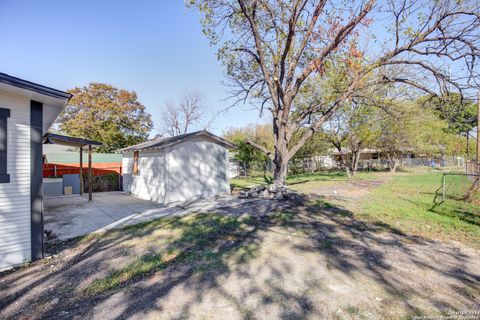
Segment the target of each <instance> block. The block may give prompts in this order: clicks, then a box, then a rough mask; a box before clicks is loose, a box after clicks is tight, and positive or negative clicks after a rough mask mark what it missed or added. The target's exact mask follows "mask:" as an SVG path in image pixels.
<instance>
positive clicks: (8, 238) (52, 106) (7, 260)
mask: <svg viewBox="0 0 480 320" xmlns="http://www.w3.org/2000/svg"><path fill="white" fill-rule="evenodd" d="M70 97H71V95H70V94H69V93H66V92H63V91H59V90H55V89H52V88H48V87H45V86H42V85H39V84H36V83H33V82H29V81H25V80H22V79H18V78H15V77H12V76H9V75H6V74H3V73H0V270H2V269H6V268H8V267H12V266H15V265H19V264H21V263H23V262H26V261H30V260H37V259H40V258H43V256H44V251H43V198H42V136H43V135H44V134H45V133H46V132H47V130H48V129H49V128H50V126H51V125H52V123H53V122H54V121H55V119H56V118H57V117H58V115H59V114H60V113H61V112H62V110H63V108H64V107H65V105H66V104H67V102H68V100H69V99H70Z"/></svg>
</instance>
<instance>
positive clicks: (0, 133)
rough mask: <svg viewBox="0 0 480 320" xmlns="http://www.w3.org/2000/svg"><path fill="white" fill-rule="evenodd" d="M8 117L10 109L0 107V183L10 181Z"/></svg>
mask: <svg viewBox="0 0 480 320" xmlns="http://www.w3.org/2000/svg"><path fill="white" fill-rule="evenodd" d="M8 118H10V109H7V108H0V183H10V175H9V174H8V173H7V166H8V163H7V162H8V148H7V146H8Z"/></svg>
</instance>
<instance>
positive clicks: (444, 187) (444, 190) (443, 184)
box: [442, 173, 446, 201]
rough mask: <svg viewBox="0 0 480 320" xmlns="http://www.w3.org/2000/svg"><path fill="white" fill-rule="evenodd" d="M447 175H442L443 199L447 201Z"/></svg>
mask: <svg viewBox="0 0 480 320" xmlns="http://www.w3.org/2000/svg"><path fill="white" fill-rule="evenodd" d="M445 176H446V174H445V173H444V174H443V175H442V201H445V193H446V183H445V180H446V179H445Z"/></svg>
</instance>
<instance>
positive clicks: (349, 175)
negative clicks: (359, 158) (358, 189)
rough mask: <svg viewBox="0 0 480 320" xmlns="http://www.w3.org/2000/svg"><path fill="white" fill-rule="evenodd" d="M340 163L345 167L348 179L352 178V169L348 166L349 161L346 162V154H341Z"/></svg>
mask: <svg viewBox="0 0 480 320" xmlns="http://www.w3.org/2000/svg"><path fill="white" fill-rule="evenodd" d="M340 163H341V164H342V165H343V166H344V167H345V173H346V174H347V177H348V178H351V177H352V174H351V173H350V167H349V166H348V163H347V160H345V155H344V154H340Z"/></svg>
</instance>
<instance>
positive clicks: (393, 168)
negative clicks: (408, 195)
mask: <svg viewBox="0 0 480 320" xmlns="http://www.w3.org/2000/svg"><path fill="white" fill-rule="evenodd" d="M397 165H398V160H397V157H395V156H390V157H389V158H388V167H389V169H390V172H392V173H393V172H397Z"/></svg>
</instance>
